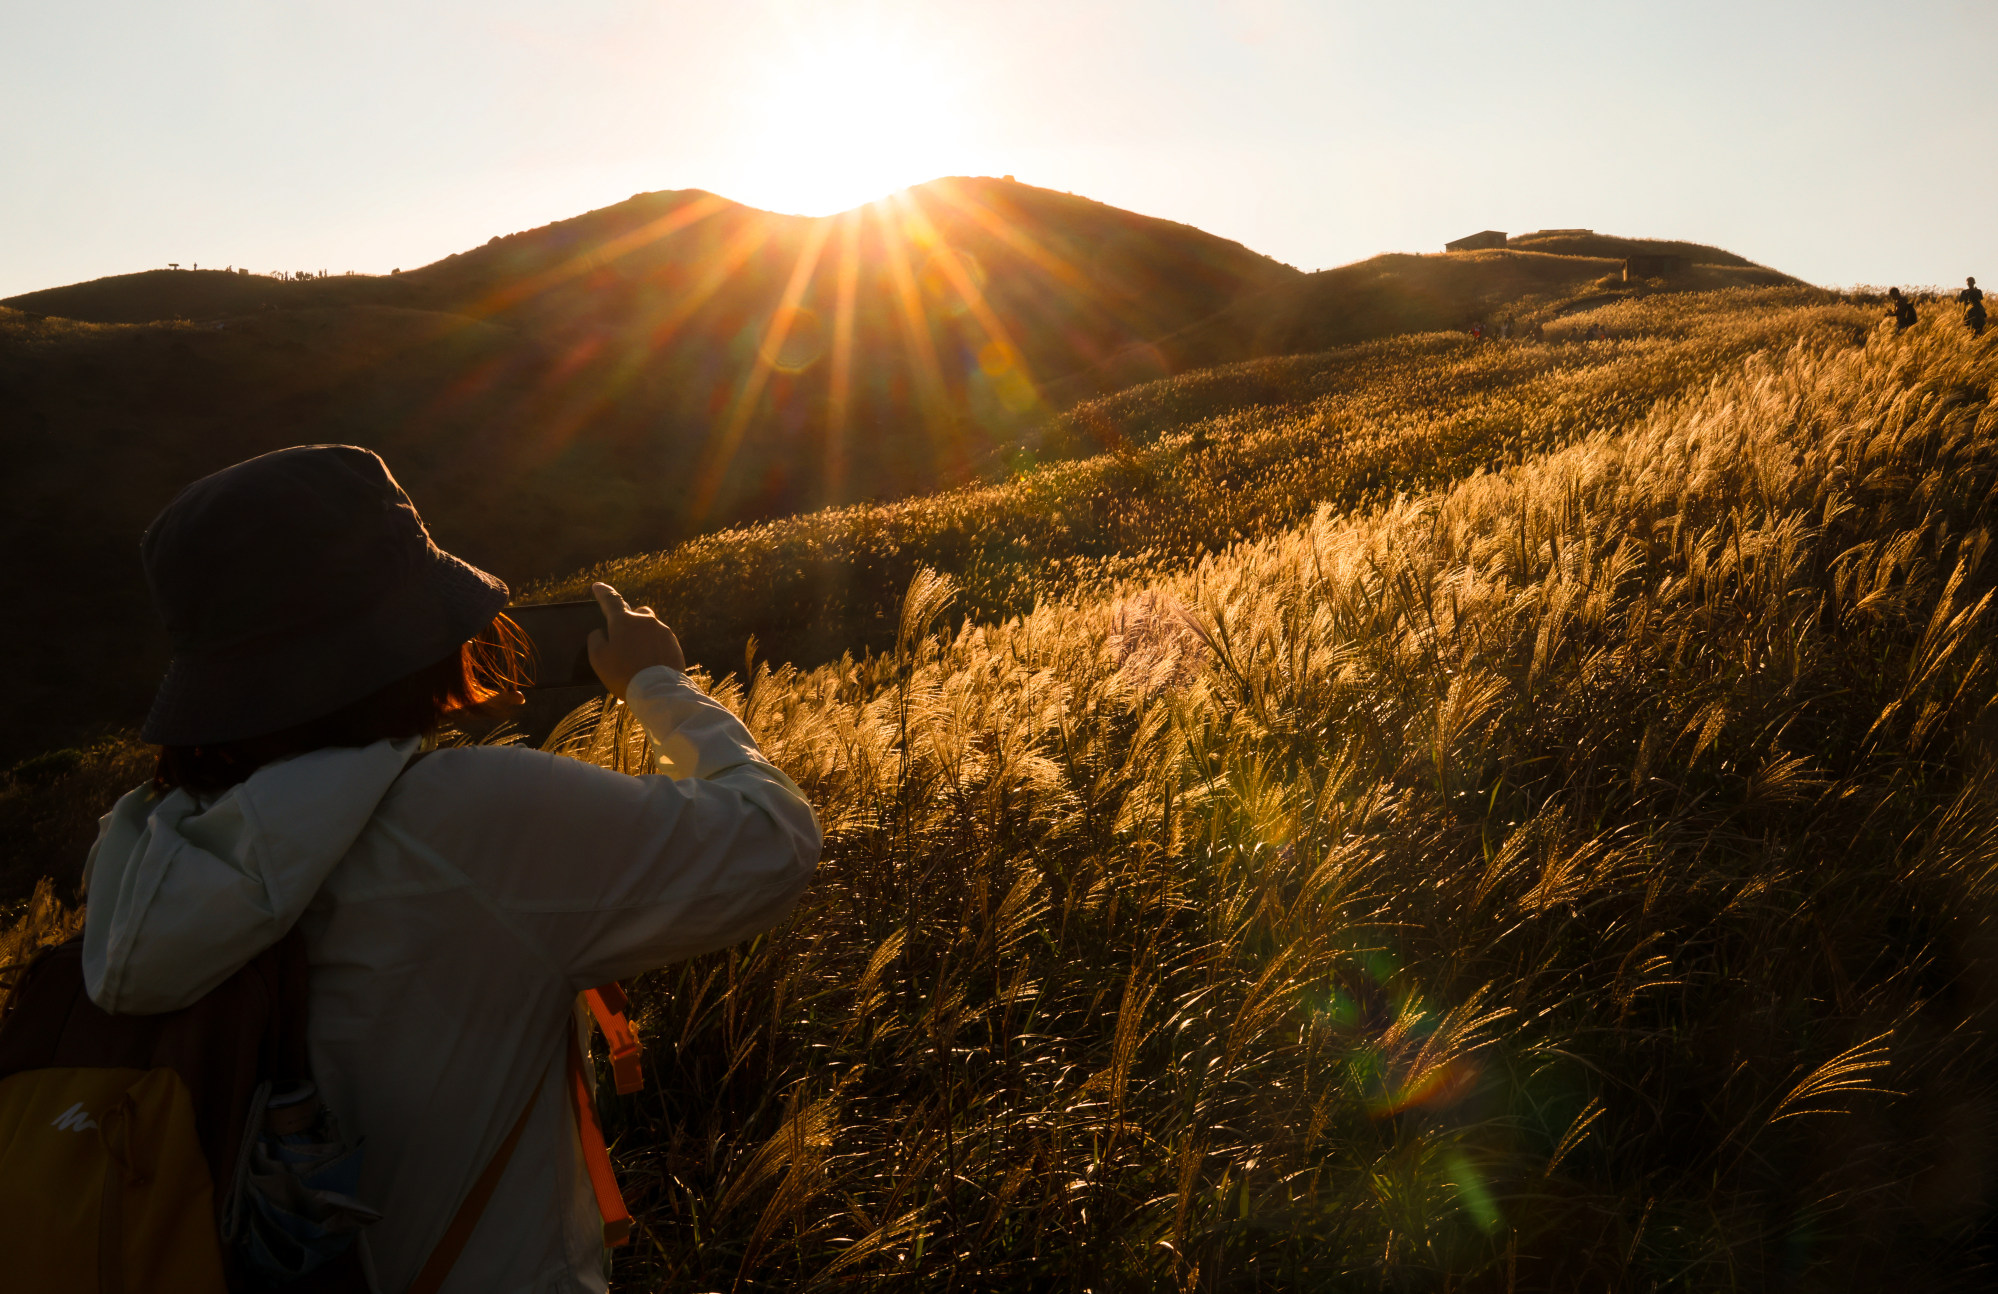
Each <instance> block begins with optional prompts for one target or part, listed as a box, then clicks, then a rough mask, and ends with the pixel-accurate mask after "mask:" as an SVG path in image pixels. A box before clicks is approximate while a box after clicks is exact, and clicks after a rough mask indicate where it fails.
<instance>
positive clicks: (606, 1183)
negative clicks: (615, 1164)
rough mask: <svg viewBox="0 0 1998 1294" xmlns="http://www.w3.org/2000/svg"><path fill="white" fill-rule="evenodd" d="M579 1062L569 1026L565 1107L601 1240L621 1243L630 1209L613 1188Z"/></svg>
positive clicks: (577, 1045)
mask: <svg viewBox="0 0 1998 1294" xmlns="http://www.w3.org/2000/svg"><path fill="white" fill-rule="evenodd" d="M583 1065H584V1061H583V1044H582V1040H581V1039H579V1038H577V1037H576V1036H575V1031H574V1030H571V1031H570V1034H569V1108H570V1110H571V1111H573V1112H574V1114H575V1116H576V1137H577V1139H578V1140H579V1141H581V1142H582V1147H583V1166H584V1167H585V1168H587V1169H588V1170H589V1174H590V1190H591V1191H592V1192H594V1193H595V1195H596V1197H597V1214H598V1216H600V1217H602V1218H603V1220H604V1244H605V1245H607V1246H608V1245H621V1244H624V1243H625V1242H626V1241H628V1240H630V1239H631V1212H630V1210H628V1209H626V1208H625V1206H624V1195H623V1193H622V1192H620V1191H619V1190H618V1189H617V1174H616V1172H615V1171H614V1170H613V1169H612V1168H611V1159H610V1148H609V1147H608V1146H606V1145H604V1130H603V1127H602V1125H601V1124H599V1123H598V1122H597V1106H596V1102H595V1100H594V1099H592V1097H591V1094H590V1080H589V1078H588V1076H587V1075H586V1074H585V1073H584V1069H583Z"/></svg>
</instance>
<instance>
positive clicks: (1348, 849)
mask: <svg viewBox="0 0 1998 1294" xmlns="http://www.w3.org/2000/svg"><path fill="white" fill-rule="evenodd" d="M1931 313H1932V314H1934V315H1935V316H1936V317H1933V318H1931V319H1929V320H1927V321H1925V322H1924V323H1923V324H1921V325H1919V326H1918V327H1917V328H1916V329H1914V330H1913V331H1911V332H1909V333H1908V334H1905V335H1902V336H1898V337H1897V336H1893V335H1891V334H1887V333H1883V332H1880V331H1877V330H1873V329H1871V328H1870V327H1869V325H1871V324H1872V323H1873V321H1874V318H1875V315H1874V313H1873V311H1872V310H1871V309H1870V308H1862V307H1857V306H1853V305H1849V304H1844V303H1840V302H1838V301H1836V300H1833V299H1831V298H1830V297H1828V296H1827V295H1826V294H1820V293H1804V292H1799V291H1798V290H1794V289H1770V290H1764V291H1759V292H1733V293H1717V294H1711V295H1704V296H1689V297H1680V298H1670V299H1654V300H1651V301H1644V302H1631V303H1625V304H1621V305H1617V306H1614V307H1611V308H1609V309H1608V310H1606V311H1603V312H1599V313H1598V314H1596V315H1587V314H1585V315H1578V316H1574V317H1572V318H1570V319H1567V320H1563V321H1562V322H1561V324H1560V325H1559V327H1558V328H1556V329H1554V330H1551V331H1552V333H1553V337H1552V339H1551V340H1550V341H1548V342H1547V343H1544V344H1531V345H1529V344H1496V343H1494V344H1487V345H1485V346H1483V347H1474V346H1472V345H1470V344H1469V343H1467V342H1464V341H1462V340H1459V339H1453V338H1444V337H1437V336H1420V337H1411V338H1406V339H1400V340H1396V341H1391V342H1382V343H1373V344H1371V345H1369V346H1363V347H1360V348H1357V349H1353V350H1348V351H1341V352H1333V353H1329V354H1326V355H1322V356H1315V357H1299V358H1295V359H1287V360H1279V361H1265V362H1263V363H1262V364H1260V365H1250V366H1243V367H1239V368H1236V369H1232V370H1223V371H1218V372H1212V373H1208V374H1197V375H1189V376H1187V377H1183V378H1179V379H1174V380H1173V381H1171V382H1169V383H1165V384H1161V385H1159V386H1156V387H1152V388H1140V389H1139V390H1137V391H1134V392H1130V393H1127V394H1126V395H1124V396H1120V397H1112V398H1110V399H1109V400H1106V401H1102V402H1098V403H1097V404H1095V405H1090V406H1084V407H1083V408H1081V409H1079V410H1078V411H1076V413H1075V414H1073V415H1072V416H1071V417H1070V418H1068V419H1067V420H1065V421H1063V422H1061V423H1058V424H1056V425H1055V426H1054V427H1053V428H1052V429H1051V431H1050V433H1049V435H1048V436H1047V437H1046V438H1044V439H1043V440H1041V441H1039V442H1037V443H1033V444H1023V445H1022V446H1020V447H1019V453H1020V454H1021V458H1020V463H1021V466H1022V470H1021V471H1020V472H1018V473H1017V474H1016V475H1015V476H1014V477H1013V478H1012V479H1011V480H1009V481H1007V482H1005V483H1003V484H999V485H993V486H989V487H983V488H979V489H972V490H965V491H958V492H954V493H949V494H944V495H939V496H935V497H934V498H932V499H929V500H918V501H911V502H909V503H906V504H900V505H893V506H883V507H878V508H866V509H846V510H842V511H837V512H832V513H822V514H814V515H811V516H807V517H804V518H799V519H796V520H794V521H788V522H781V523H772V524H770V525H767V526H762V527H757V528H754V529H751V530H748V531H738V532H727V533H724V534H722V535H718V536H714V537H710V538H709V539H705V540H701V541H697V542H696V543H695V544H693V545H689V546H686V547H683V548H681V549H677V550H673V551H671V552H668V553H665V554H658V555H652V556H648V557H636V558H632V559H629V560H628V561H626V562H623V563H617V564H613V566H612V567H611V568H608V569H607V570H606V572H605V573H606V574H609V575H610V576H611V577H612V578H614V579H619V580H622V581H623V582H624V583H625V584H626V585H628V586H630V587H631V588H632V589H633V590H634V591H635V592H637V593H640V594H642V595H643V596H644V597H645V598H647V599H649V600H652V601H654V602H656V603H657V604H658V605H660V606H661V608H662V610H664V611H666V612H667V613H668V614H669V617H671V618H679V619H682V620H684V621H685V622H686V623H688V625H689V628H690V634H702V633H708V634H714V635H718V636H719V635H726V634H743V633H746V632H748V631H751V630H753V631H756V632H759V633H763V632H766V626H767V627H768V629H767V632H769V633H771V634H781V633H784V632H789V633H792V634H793V635H795V637H794V638H793V639H790V640H787V645H786V650H785V652H784V655H785V656H786V657H787V658H791V659H803V660H811V659H819V660H823V661H824V662H825V663H823V664H819V665H817V666H815V667H812V668H800V667H797V666H793V665H786V666H783V667H781V668H778V669H775V670H772V669H770V668H768V667H766V666H760V665H759V666H756V667H754V668H753V669H751V670H749V671H748V672H747V673H746V674H744V675H740V676H737V677H734V678H731V679H728V680H725V681H723V682H722V683H720V684H718V685H717V686H718V690H719V692H720V694H721V695H722V696H724V697H725V698H726V699H727V700H728V703H729V704H730V705H731V706H733V707H735V708H737V709H738V710H739V711H740V712H741V713H742V714H743V715H744V717H745V719H746V720H747V721H748V722H749V724H750V726H751V727H752V728H753V729H754V730H755V731H756V733H757V734H758V736H759V738H760V739H761V740H762V741H763V742H764V743H765V746H766V749H767V750H768V752H769V753H770V755H771V757H772V758H773V759H774V760H776V761H777V762H778V763H779V764H780V765H782V766H783V767H784V768H785V769H786V770H787V771H789V772H790V773H791V774H792V776H793V777H795V778H796V779H797V780H798V782H799V783H800V785H801V786H803V787H804V788H805V790H806V791H807V793H808V794H809V795H810V797H811V798H812V800H813V803H814V804H815V805H817V806H818V807H819V809H820V812H821V814H822V817H823V820H824V823H825V826H826V829H827V839H828V848H827V855H826V860H825V863H824V865H823V868H822V871H821V875H820V879H819V881H818V882H817V883H816V884H815V885H814V887H813V888H812V890H811V891H810V892H809V894H808V895H807V897H806V899H805V900H804V902H803V903H802V905H801V906H800V908H799V911H798V913H797V915H796V916H795V917H794V918H793V919H792V920H791V921H790V922H788V923H787V924H786V925H785V926H784V927H782V928H781V929H779V930H778V931H775V932H773V933H772V934H770V935H768V936H766V937H764V938H762V939H760V940H758V941H756V942H754V943H752V944H750V945H747V946H744V947H740V948H737V949H735V950H732V951H730V952H728V953H725V954H718V955H715V956H712V957H707V958H703V959H700V960H698V961H695V962H692V963H688V964H685V965H682V966H678V967H674V968H671V969H669V970H666V971H663V972H659V973H656V974H654V975H651V976H647V977H645V978H644V979H642V980H640V981H639V982H638V983H637V984H636V986H635V988H634V999H635V1002H636V1003H637V1011H638V1023H639V1028H640V1032H641V1034H642V1036H643V1037H644V1038H645V1039H646V1042H647V1045H648V1047H649V1057H650V1061H651V1069H650V1078H651V1082H650V1084H649V1086H648V1088H647V1090H646V1091H645V1092H643V1093H642V1094H640V1095H638V1096H635V1097H632V1098H628V1099H624V1100H622V1101H613V1102H612V1105H611V1106H610V1107H607V1114H608V1116H609V1117H608V1123H609V1128H610V1130H611V1131H612V1133H613V1134H614V1135H615V1137H616V1152H617V1155H618V1158H619V1161H620V1165H621V1169H622V1174H623V1178H624V1181H625V1184H626V1189H627V1195H628V1197H629V1198H630V1199H631V1201H632V1203H633V1206H634V1210H635V1212H636V1213H637V1214H638V1215H639V1219H640V1227H639V1232H638V1237H637V1243H636V1244H635V1245H634V1247H633V1248H632V1249H631V1250H630V1251H623V1252H620V1254H619V1256H618V1260H617V1261H618V1267H617V1276H618V1285H619V1287H620V1288H628V1289H632V1290H638V1289H651V1288H671V1289H681V1290H718V1289H730V1288H736V1289H784V1290H794V1289H819V1288H830V1287H834V1286H842V1285H858V1286H863V1287H869V1288H873V1287H883V1288H898V1287H906V1288H912V1289H913V1288H935V1289H940V1290H941V1289H962V1290H979V1289H1061V1290H1071V1289H1072V1290H1094V1291H1105V1290H1150V1289H1160V1288H1170V1289H1186V1290H1250V1289H1269V1290H1276V1289H1328V1290H1346V1289H1391V1290H1400V1289H1410V1290H1429V1289H1435V1290H1472V1289H1491V1290H1512V1289H1518V1290H1528V1289H1586V1290H1598V1289H1651V1288H1659V1289H1696V1290H1707V1289H1714V1290H1719V1289H1768V1288H1796V1289H1855V1290H1859V1289H1877V1288H1881V1287H1882V1286H1884V1285H1887V1284H1888V1283H1890V1282H1891V1283H1894V1284H1904V1283H1905V1284H1915V1283H1919V1284H1922V1285H1924V1286H1927V1287H1935V1288H1966V1289H1974V1288H1983V1287H1984V1286H1985V1284H1986V1282H1987V1280H1988V1276H1987V1275H1986V1274H1985V1273H1984V1272H1983V1271H1982V1270H1981V1267H1980V1264H1981V1263H1982V1262H1983V1260H1984V1251H1983V1249H1982V1248H1981V1247H1980V1236H1981V1233H1982V1229H1983V1228H1984V1227H1985V1226H1986V1224H1987V1219H1988V1218H1989V1216H1990V1212H1991V1205H1992V1200H1991V1198H1990V1194H1989V1192H1990V1188H1991V1172H1992V1167H1993V1164H1994V1152H1998V1099H1995V1098H1998V1091H1994V1081H1993V1080H1992V1079H1991V1077H1990V1075H1991V1073H1992V1071H1993V1062H1994V1060H1998V1056H1994V1054H1993V1050H1994V1049H1993V1046H1992V1042H1991V1040H1990V1038H1989V1036H1988V1035H1989V1030H1990V1027H1991V1024H1992V1022H1993V1011H1994V1008H1998V999H1994V992H1998V973H1994V972H1998V963H1994V961H1993V960H1992V959H1993V956H1994V950H1998V943H1994V932H1995V931H1998V927H1994V923H1993V917H1994V915H1998V906H1994V905H1998V870H1994V866H1993V864H1994V860H1998V852H1994V850H1995V849H1998V674H1994V667H1998V661H1994V660H1993V655H1992V652H1991V650H1990V646H1989V644H1990V642H1991V633H1990V624H1991V611H1990V607H1991V601H1992V595H1993V591H1994V587H1998V560H1994V556H1993V554H1992V553H1991V552H1990V547H1991V543H1990V540H1991V536H1990V533H1989V530H1988V526H1989V524H1990V522H1989V517H1990V516H1991V510H1992V495H1993V492H1994V490H1998V440H1994V437H1995V436H1998V405H1995V404H1994V403H1993V381H1994V378H1998V340H1994V339H1993V338H1991V337H1987V338H1985V339H1984V340H1983V341H1982V342H1976V343H1974V342H1972V341H1971V339H1970V338H1969V337H1968V335H1967V334H1966V333H1964V332H1963V331H1962V330H1961V328H1960V327H1957V326H1956V325H1955V323H1954V321H1953V320H1952V319H1950V318H1948V317H1947V316H1945V315H1943V314H1942V313H1941V312H1931ZM1597 324H1602V325H1604V326H1605V327H1606V328H1607V329H1608V331H1609V332H1610V334H1611V337H1610V339H1609V340H1606V341H1581V340H1564V338H1580V337H1586V336H1588V335H1589V333H1590V332H1591V331H1592V330H1593V329H1594V327H1595V325H1597ZM1099 446H1101V447H1104V448H1102V449H1101V450H1100V451H1099V449H1098V447H1099ZM1033 457H1037V458H1038V459H1039V460H1040V465H1039V466H1033V465H1031V458H1033ZM940 572H941V573H940ZM578 578H579V579H580V578H582V577H578ZM891 581H892V583H891ZM574 587H575V585H574V584H573V583H571V584H563V585H555V586H551V587H550V588H549V589H547V590H546V592H549V593H567V592H571V591H573V589H574ZM891 588H892V590H893V593H892V594H891V593H890V592H889V591H888V590H889V589H891ZM877 602H878V603H883V604H885V605H884V606H882V607H881V610H882V611H885V613H886V614H885V615H883V616H879V617H877V616H876V606H875V604H876V603H877ZM716 608H726V614H723V613H722V612H721V611H718V610H716ZM704 615H705V616H706V619H703V618H702V617H703V616H704ZM759 617H761V618H759ZM808 619H815V620H817V621H819V622H820V627H819V628H818V629H816V630H814V629H812V628H810V627H806V626H804V625H803V623H802V622H803V621H805V620H808ZM842 639H845V641H844V643H843V644H842V641H841V640H842ZM765 641H766V642H769V641H771V639H770V638H767V637H766V639H765ZM848 648H850V649H853V654H850V655H844V656H842V655H839V652H840V651H841V650H843V649H848ZM862 648H872V649H873V650H870V651H861V650H860V649H862ZM575 753H577V754H579V755H582V756H583V757H587V758H593V759H596V760H598V761H600V762H606V763H614V764H618V765H619V766H624V767H630V768H637V767H642V766H644V764H645V760H646V758H647V755H646V752H645V751H644V749H643V742H642V739H641V738H640V737H639V736H638V735H637V734H635V733H633V732H631V731H629V730H628V727H627V725H626V723H625V720H624V719H623V718H622V716H620V715H616V714H614V715H612V716H610V717H609V718H607V719H606V720H605V721H604V722H603V723H601V724H599V725H598V726H597V727H596V729H595V730H593V731H590V732H587V733H586V734H584V738H583V740H582V741H581V742H580V743H579V744H578V745H577V747H576V750H575ZM141 759H142V753H141V752H137V751H135V750H134V749H133V748H131V747H129V746H121V745H118V744H115V743H114V744H110V745H106V746H104V747H100V748H98V749H96V750H94V751H89V752H79V753H76V754H74V755H72V756H67V757H65V758H63V759H60V760H56V761H55V762H54V764H52V765H50V766H49V767H46V768H41V769H38V770H37V771H35V772H34V774H33V777H32V778H31V779H22V778H19V777H17V778H16V779H14V781H13V782H12V783H11V784H10V786H9V788H8V789H7V790H6V791H5V792H0V815H8V814H12V815H15V816H14V819H13V820H15V821H18V822H21V823H30V822H55V821H57V820H58V818H59V816H60V814H61V813H64V812H68V813H69V814H70V815H71V817H72V818H73V819H77V820H82V819H84V818H85V817H86V816H87V815H86V814H85V812H84V810H83V808H81V807H78V806H81V805H83V804H84V802H85V801H87V800H88V798H89V796H91V795H94V794H98V793H99V792H100V791H102V790H104V789H106V788H108V787H110V786H114V785H117V784H118V782H119V779H120V778H121V776H125V775H126V774H128V773H129V771H130V770H131V769H132V768H135V767H136V766H137V764H138V761H140V760H141ZM20 920H21V924H20V925H18V926H17V928H16V930H15V932H14V933H13V934H12V935H11V936H4V937H0V938H6V939H10V940H11V941H12V943H11V945H10V944H8V943H0V961H4V960H5V959H6V958H7V957H8V956H9V955H13V956H18V955H19V952H20V951H21V950H22V949H25V948H26V947H27V946H28V945H30V944H32V943H33V942H35V941H37V940H38V939H40V938H44V937H48V936H49V935H51V934H53V933H54V932H55V928H56V927H58V926H59V925H60V924H61V923H63V922H64V921H67V920H73V916H65V914H64V912H63V909H62V908H61V905H60V904H57V903H54V902H51V901H46V900H45V901H43V902H41V903H40V904H39V905H38V906H37V907H35V909H34V910H33V911H30V912H26V913H23V914H21V917H20ZM10 947H11V949H12V952H11V954H10Z"/></svg>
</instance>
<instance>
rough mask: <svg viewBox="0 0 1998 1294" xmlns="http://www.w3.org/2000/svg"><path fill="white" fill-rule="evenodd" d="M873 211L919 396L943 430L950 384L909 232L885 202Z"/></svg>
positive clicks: (932, 421)
mask: <svg viewBox="0 0 1998 1294" xmlns="http://www.w3.org/2000/svg"><path fill="white" fill-rule="evenodd" d="M874 211H875V215H876V216H877V218H878V219H879V220H880V223H881V241H882V244H883V246H884V249H885V251H886V259H887V262H888V275H889V277H890V278H891V279H892V280H893V281H894V286H895V298H896V301H897V302H898V303H899V304H900V305H901V307H902V309H901V323H902V346H903V350H904V352H905V353H906V354H907V355H908V358H909V363H910V367H912V368H913V369H914V370H915V377H916V397H917V400H918V402H919V403H920V404H921V405H922V409H923V417H924V420H925V421H926V422H928V423H929V424H930V429H931V431H932V433H933V434H934V433H938V432H943V431H945V430H947V429H948V428H949V427H950V425H951V423H952V422H953V419H952V418H951V415H950V395H949V388H948V387H947V386H946V385H945V383H944V376H943V365H942V364H941V363H939V362H938V361H937V346H936V339H935V338H934V337H932V336H931V335H930V321H929V316H928V315H927V314H926V313H925V312H924V310H923V299H922V295H921V294H920V293H919V292H918V291H917V290H916V276H915V274H914V272H913V271H911V270H910V268H909V240H908V236H907V233H906V231H905V230H904V227H903V224H902V222H901V221H900V220H897V219H894V218H892V217H891V215H890V213H889V212H887V211H886V210H884V208H883V204H882V203H880V202H877V203H875V204H874Z"/></svg>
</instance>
